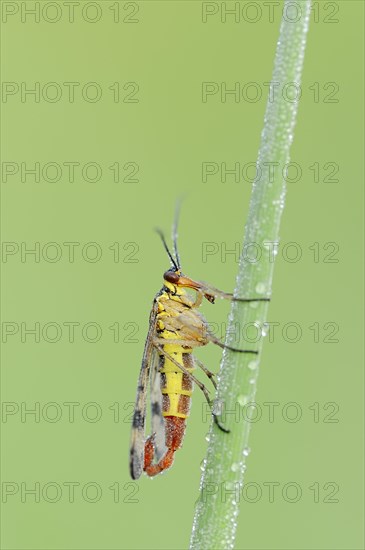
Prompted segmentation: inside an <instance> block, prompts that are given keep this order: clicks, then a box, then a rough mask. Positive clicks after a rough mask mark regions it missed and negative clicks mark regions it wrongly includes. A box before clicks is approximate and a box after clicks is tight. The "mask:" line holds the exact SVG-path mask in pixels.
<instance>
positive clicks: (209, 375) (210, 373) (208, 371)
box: [194, 356, 217, 389]
mask: <svg viewBox="0 0 365 550" xmlns="http://www.w3.org/2000/svg"><path fill="white" fill-rule="evenodd" d="M194 361H196V363H197V365H198V366H199V367H200V368H201V369H202V371H203V372H204V373H205V374H206V375H207V376H208V378H209V380H210V381H211V382H212V384H213V386H214V388H215V389H217V382H216V381H215V378H214V377H215V373H214V372H212V371H210V370H208V369H207V367H206V366H205V365H204V364H203V363H202V362H201V361H200V360H199V359H198V358H197V357H195V356H194Z"/></svg>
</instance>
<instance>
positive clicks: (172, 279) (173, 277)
mask: <svg viewBox="0 0 365 550" xmlns="http://www.w3.org/2000/svg"><path fill="white" fill-rule="evenodd" d="M163 278H164V279H165V281H167V282H168V283H172V284H176V283H178V281H179V278H180V276H179V274H178V273H176V271H166V272H165V273H164V276H163Z"/></svg>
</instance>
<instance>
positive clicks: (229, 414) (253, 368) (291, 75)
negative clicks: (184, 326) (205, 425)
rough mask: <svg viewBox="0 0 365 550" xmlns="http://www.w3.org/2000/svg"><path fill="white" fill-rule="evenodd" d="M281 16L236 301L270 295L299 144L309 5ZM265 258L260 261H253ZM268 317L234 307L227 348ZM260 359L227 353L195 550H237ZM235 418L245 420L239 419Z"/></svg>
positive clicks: (253, 307)
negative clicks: (293, 150)
mask: <svg viewBox="0 0 365 550" xmlns="http://www.w3.org/2000/svg"><path fill="white" fill-rule="evenodd" d="M283 14H284V15H283V19H282V22H281V27H280V34H279V40H278V43H277V50H276V56H275V63H274V72H273V77H272V87H271V90H270V91H271V93H270V95H269V99H268V103H267V107H266V114H265V120H264V128H263V131H262V134H261V144H260V149H259V153H258V161H257V166H258V169H257V170H258V175H257V177H256V180H255V182H254V184H253V188H252V195H251V201H250V209H249V214H248V220H247V224H246V228H245V237H244V242H243V251H245V254H242V255H241V260H240V264H239V271H238V275H237V279H236V288H235V294H234V295H235V296H237V297H243V298H253V297H270V296H271V286H272V276H273V267H274V264H273V260H274V256H275V252H276V245H275V243H278V239H279V225H280V219H281V214H282V211H283V207H284V199H285V180H284V177H283V168H284V166H285V165H286V163H288V162H289V150H290V145H291V143H292V140H293V131H294V125H295V119H296V113H297V106H298V105H297V103H298V102H297V92H298V89H299V86H300V81H301V74H302V67H303V59H304V50H305V43H306V34H307V31H308V24H309V16H310V0H298V1H296V2H290V1H288V0H286V1H285V4H284V7H283ZM288 83H289V85H288ZM290 83H291V84H290ZM273 167H275V170H274V169H273ZM259 252H261V257H260V259H259V260H254V258H255V257H257V255H258V256H259V254H258V253H259ZM250 260H251V261H250ZM266 319H267V302H252V303H248V304H247V303H246V304H245V303H242V302H237V301H235V302H232V307H231V312H230V315H229V322H228V328H227V335H226V343H227V344H229V345H231V346H234V347H237V342H234V338H233V335H234V333H235V328H237V327H250V326H251V327H253V326H256V327H257V328H258V330H259V331H260V334H262V336H264V335H265V332H264V331H265V322H266ZM253 324H254V325H253ZM241 332H242V331H241V330H240V331H239V333H241ZM241 347H242V346H241ZM247 347H249V346H248V344H247V343H246V345H245V348H247ZM251 348H252V349H256V350H257V351H258V352H259V353H260V351H261V348H262V338H259V341H258V342H257V343H254V344H251ZM259 357H260V355H258V356H255V355H253V354H246V353H237V352H232V351H229V352H228V351H227V350H225V352H224V353H223V358H222V362H221V369H220V381H219V388H218V396H219V401H221V402H222V403H223V404H224V410H223V415H222V420H223V422H224V425H225V426H227V427H228V428H229V429H230V433H229V434H226V433H223V432H222V431H220V430H219V429H218V428H217V427H216V426H215V425H212V426H211V429H210V438H209V445H208V450H207V457H206V459H205V461H204V469H203V474H202V479H201V487H200V496H199V499H198V501H197V504H196V509H195V516H194V523H193V531H192V536H191V542H190V548H191V550H197V549H201V550H207V549H214V550H219V549H224V550H229V549H231V548H233V546H234V540H235V534H236V527H237V518H238V513H239V502H240V495H241V490H242V486H243V476H244V470H245V468H246V464H245V463H246V457H247V455H248V453H249V449H248V446H247V445H248V437H249V431H250V424H251V423H250V421H249V420H250V419H249V413H250V410H251V412H252V410H253V408H252V407H251V409H250V408H249V407H246V405H247V404H248V403H252V402H253V401H254V400H255V394H256V385H257V375H258V365H259V360H258V358H259ZM243 409H244V411H245V414H244V415H243V414H242V411H243ZM236 415H237V417H238V418H239V421H238V420H237V421H235V417H236Z"/></svg>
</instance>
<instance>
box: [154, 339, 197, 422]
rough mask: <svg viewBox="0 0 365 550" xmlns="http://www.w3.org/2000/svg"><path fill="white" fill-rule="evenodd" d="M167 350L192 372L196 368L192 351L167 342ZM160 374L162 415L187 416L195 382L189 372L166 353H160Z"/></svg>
mask: <svg viewBox="0 0 365 550" xmlns="http://www.w3.org/2000/svg"><path fill="white" fill-rule="evenodd" d="M163 347H164V349H165V351H166V352H167V353H168V354H169V355H171V356H172V357H173V358H174V359H175V360H176V361H177V362H178V363H179V364H182V365H183V366H184V367H185V369H186V370H188V371H189V372H190V373H191V372H192V371H193V369H194V363H193V358H192V355H191V351H190V352H187V351H186V350H185V349H184V348H182V347H181V346H177V345H174V344H166V345H164V346H163ZM160 375H161V393H162V415H163V416H176V417H178V418H187V417H188V416H189V411H190V402H191V395H192V393H193V382H192V380H191V378H190V376H188V374H186V373H184V372H182V371H181V370H179V368H178V367H177V365H175V364H174V363H172V361H170V360H169V359H168V358H167V357H165V356H164V355H160Z"/></svg>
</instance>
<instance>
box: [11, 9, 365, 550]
mask: <svg viewBox="0 0 365 550" xmlns="http://www.w3.org/2000/svg"><path fill="white" fill-rule="evenodd" d="M274 4H275V5H274ZM274 4H270V11H269V3H266V2H260V3H253V2H241V3H240V4H239V8H240V13H239V15H236V16H233V15H227V16H226V22H224V13H223V11H224V6H223V4H222V5H221V3H220V2H219V3H215V2H211V3H209V5H208V4H207V5H205V6H203V5H202V4H201V3H200V2H192V1H186V2H178V1H172V2H168V1H139V2H109V1H103V2H81V3H80V4H79V5H76V4H75V7H74V13H73V14H72V9H71V7H70V5H69V4H67V3H65V2H41V3H40V4H39V6H38V8H37V6H35V3H34V2H2V6H1V7H2V16H3V23H2V31H3V34H2V36H3V38H2V45H3V49H2V64H3V74H2V79H3V86H4V87H5V88H4V94H3V100H2V101H3V103H2V111H3V122H2V129H3V136H4V138H5V139H4V142H3V147H2V163H3V164H2V169H3V181H2V196H3V210H2V238H3V241H4V242H3V256H2V260H3V264H2V272H3V284H4V286H5V287H6V291H3V301H2V323H3V324H2V328H3V345H2V350H3V351H2V353H3V367H2V399H3V417H2V424H1V428H2V483H3V485H2V493H3V504H2V519H3V521H2V525H3V527H2V547H3V548H4V549H5V548H7V549H42V550H43V549H65V550H66V549H67V550H68V549H95V550H96V549H113V550H114V549H127V548H133V549H134V548H135V549H150V548H151V549H164V548H166V549H167V548H174V549H181V548H186V547H187V546H188V542H189V537H190V530H191V522H192V517H193V509H194V503H195V501H196V498H197V496H198V488H199V479H200V473H201V471H200V464H201V461H202V459H203V457H204V454H205V450H206V444H207V443H206V440H205V435H206V433H207V431H208V426H209V419H207V418H206V416H205V415H202V411H204V410H205V408H204V401H203V398H202V396H201V395H200V392H199V391H198V390H196V391H195V394H194V399H193V407H192V414H191V418H190V421H189V423H188V429H187V434H186V438H185V442H184V447H183V449H182V450H180V451H179V452H178V453H177V455H176V460H175V464H174V466H173V468H172V469H171V470H170V471H169V472H168V473H167V474H166V475H163V476H159V477H158V478H156V479H154V480H152V481H151V480H150V479H147V478H146V477H143V478H141V480H140V481H139V482H138V483H132V482H131V480H130V478H129V472H128V447H129V432H130V415H131V411H132V402H133V401H134V398H135V389H136V383H137V376H138V372H139V367H140V361H141V355H142V351H143V345H144V339H145V336H146V332H147V328H148V316H149V311H150V306H151V302H152V299H153V296H154V295H155V293H156V292H157V291H158V289H159V288H160V286H161V278H162V273H163V271H164V270H165V269H166V268H167V267H168V261H167V257H166V254H165V253H164V251H163V248H162V246H161V243H160V242H159V241H158V238H157V236H156V234H155V233H154V232H153V231H152V229H153V227H154V226H156V225H159V226H161V227H162V228H163V229H164V230H166V232H167V233H169V230H170V229H169V228H170V225H171V221H172V217H173V211H174V206H175V201H176V198H177V197H178V196H181V195H184V196H185V200H184V203H183V210H182V215H181V224H180V251H181V256H182V262H183V268H184V270H185V272H186V273H188V274H189V275H191V276H192V277H195V278H198V279H203V280H207V281H210V282H211V283H213V284H214V285H216V286H218V287H220V288H223V289H225V290H231V289H232V288H233V286H234V280H235V275H236V272H237V257H236V256H237V254H238V252H237V253H236V254H227V253H226V252H227V250H232V249H235V247H236V251H237V250H238V249H237V247H239V244H236V243H240V242H241V239H242V232H243V226H244V222H245V217H246V213H247V206H248V201H249V196H250V187H251V183H250V181H248V180H249V179H250V177H251V179H252V171H251V173H250V171H249V172H248V173H249V174H251V176H249V177H242V174H241V176H239V177H238V178H237V179H238V181H235V177H234V176H233V175H229V174H227V176H226V178H224V175H222V169H223V170H224V165H223V167H222V163H226V167H227V169H230V168H232V167H233V166H234V164H235V163H239V169H242V170H243V172H244V171H245V170H246V168H247V169H248V168H249V167H247V164H248V163H253V162H255V160H256V155H257V149H258V145H259V139H260V132H261V129H262V124H263V116H264V110H265V104H266V97H267V83H268V82H269V81H270V78H271V71H272V64H273V58H274V52H275V43H276V40H277V36H278V30H279V24H280V16H281V5H282V3H281V2H280V3H278V2H277V3H274ZM276 4H278V5H276ZM233 6H234V3H233V2H229V3H227V4H226V8H227V9H229V8H232V7H233ZM30 9H36V10H37V9H39V19H38V15H37V14H36V15H32V14H30V13H28V12H27V10H30ZM204 10H208V11H211V12H212V14H211V15H210V14H209V15H206V18H205V19H206V21H205V22H203V20H202V19H203V15H202V14H203V13H204ZM363 10H364V8H363V4H362V3H361V2H358V1H346V2H344V1H340V2H319V3H318V2H316V3H315V4H314V11H313V15H312V19H311V25H310V32H309V37H308V47H307V52H306V59H305V65H304V78H303V83H302V97H301V100H300V106H299V115H298V123H297V127H296V131H295V140H294V144H293V147H292V160H293V162H295V163H297V164H298V165H299V167H300V168H299V170H300V177H299V178H298V181H294V182H289V183H288V193H287V203H286V208H285V210H284V215H283V220H282V229H281V242H282V245H283V246H282V248H281V249H280V252H279V254H278V256H277V262H276V268H275V277H274V289H273V291H274V293H273V301H272V303H271V305H270V309H269V321H270V322H272V323H278V324H277V325H275V326H276V328H275V332H274V333H273V336H272V337H270V339H269V337H268V338H267V341H266V342H265V346H264V353H263V358H262V362H261V369H260V370H261V372H260V378H259V383H258V394H257V410H258V411H259V413H258V414H259V417H258V420H257V422H255V425H254V426H253V429H252V431H251V438H250V446H251V449H252V451H251V454H250V457H249V461H248V469H247V473H246V478H245V480H246V483H247V491H246V492H244V493H243V494H242V507H241V516H240V521H239V528H238V534H237V543H236V546H237V548H240V549H284V548H285V549H286V548H288V549H289V548H291V549H292V548H294V549H321V550H322V549H333V548H338V549H350V548H351V549H360V548H363V540H362V532H363V531H362V521H363V510H362V494H363V469H362V460H363V456H362V450H363V426H362V423H363V420H362V411H363V405H362V399H363V390H362V387H363V381H362V369H361V364H362V348H361V347H360V342H361V340H362V337H363V329H364V327H363V316H362V305H361V304H362V290H361V287H360V281H361V280H362V275H363V273H362V256H363V245H362V229H361V228H362V206H361V204H362V194H363V193H362V180H363V173H362V167H361V161H360V158H361V155H362V150H363V131H362V121H363V107H362V95H363V87H362V86H363V68H362V53H361V52H362V40H363V38H362V31H363ZM213 12H216V13H213ZM235 17H236V18H237V20H235ZM72 21H73V22H72ZM203 82H214V83H216V85H215V86H216V88H215V89H216V90H218V91H217V93H216V94H214V95H211V96H209V97H208V98H207V100H206V101H205V102H204V101H202V83H203ZM236 82H238V83H239V86H240V88H241V91H242V95H241V96H240V98H238V99H239V101H237V102H236V101H235V98H234V97H233V96H232V95H228V96H227V98H226V101H225V102H224V101H222V99H221V95H220V93H221V90H222V83H225V84H226V87H227V88H232V87H233V86H234V83H236ZM250 82H251V83H255V84H252V85H251V86H247V83H250ZM22 83H23V84H22ZM36 83H39V84H36ZM50 83H53V84H50ZM64 83H74V84H64ZM90 83H94V84H90ZM116 83H118V84H116ZM264 83H266V85H265V84H264ZM37 86H39V93H38V90H37ZM25 88H27V89H31V88H33V89H35V90H36V94H38V95H31V94H25ZM71 89H73V90H74V98H73V100H72V98H71V99H70V96H69V91H70V90H71ZM22 92H23V95H22ZM118 92H119V97H118ZM251 92H252V95H251ZM256 93H258V94H259V95H258V96H257V101H253V100H252V98H253V97H254V95H255V94H256ZM260 93H261V97H260ZM95 94H99V95H100V98H98V97H96V96H95ZM94 98H96V100H94ZM250 98H251V100H250ZM204 162H209V163H212V164H210V167H211V169H212V170H213V171H216V173H215V174H213V175H210V176H208V177H207V178H206V180H207V181H205V182H204V181H202V179H203V178H202V163H204ZM22 163H23V164H22ZM35 163H39V170H40V175H39V178H38V177H35V176H34V175H32V174H30V173H27V172H26V169H31V168H32V167H33V168H34V165H35ZM48 163H54V164H48ZM70 163H78V164H73V165H72V166H73V167H74V178H72V177H71V176H70V173H71V164H70ZM88 163H92V164H88ZM111 166H112V167H113V168H110V167H111ZM212 167H213V168H212ZM37 169H38V168H37ZM36 179H38V180H39V181H35V180H36ZM52 180H53V181H52ZM92 180H94V181H92ZM224 180H225V181H224ZM22 243H24V244H22ZM36 243H38V244H36ZM49 243H56V244H53V245H52V244H49ZM64 243H78V244H74V245H71V244H68V245H67V244H64ZM90 243H96V244H90ZM206 243H214V244H211V245H210V246H211V247H210V249H209V250H212V251H213V252H212V254H210V255H209V256H206V255H205V256H204V250H206V248H204V247H206V246H207V245H206ZM287 243H296V244H294V245H289V246H287V247H286V248H285V247H284V245H287ZM25 247H27V248H28V249H31V248H33V249H35V250H37V247H39V257H37V256H35V255H30V254H28V255H26V254H24V252H25ZM72 247H74V248H73V250H74V259H73V261H71V259H70V252H69V251H70V250H71V249H72ZM22 252H23V255H22ZM37 253H38V252H37ZM297 253H298V254H300V257H298V261H289V260H290V259H293V258H294V259H295V256H296V254H297ZM94 259H95V261H94ZM203 309H204V314H205V315H206V317H207V318H208V319H209V320H210V321H212V322H215V323H224V322H225V321H226V316H227V312H228V306H227V305H226V304H223V303H218V304H217V305H216V306H215V307H213V306H211V305H210V304H207V305H206V306H204V308H203ZM36 323H39V325H36ZM90 323H91V324H90ZM288 323H289V325H288ZM35 326H37V327H38V328H37V330H38V329H39V338H38V336H37V335H36V336H35V335H34V334H33V335H32V334H30V333H27V332H26V330H27V329H31V328H32V327H33V328H34V327H35ZM219 326H220V327H221V325H219ZM298 326H299V329H298ZM71 327H73V330H74V337H73V338H71V337H70V332H72V330H71ZM296 330H299V339H298V341H297V342H293V341H292V340H294V339H295V331H296ZM36 339H38V340H39V341H35V340H36ZM52 340H54V341H53V342H52ZM90 340H91V341H90ZM92 340H95V341H94V342H92ZM199 356H200V357H201V358H202V359H204V361H205V363H206V364H207V365H209V367H210V368H211V369H212V370H217V369H218V366H219V360H220V350H218V351H217V350H216V349H209V348H207V349H204V350H201V352H200V353H199ZM30 409H34V410H35V411H36V413H35V414H33V415H32V414H27V410H30ZM70 411H73V416H72V415H71V413H70ZM270 411H271V413H270ZM272 411H274V412H272ZM269 413H270V414H269ZM260 414H261V416H260ZM294 420H296V421H294ZM288 484H289V485H288ZM270 488H271V489H270ZM32 489H33V490H34V489H35V491H36V492H35V493H33V494H32V493H31V492H29V491H31V490H32ZM272 491H274V492H272ZM72 493H73V497H72Z"/></svg>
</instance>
